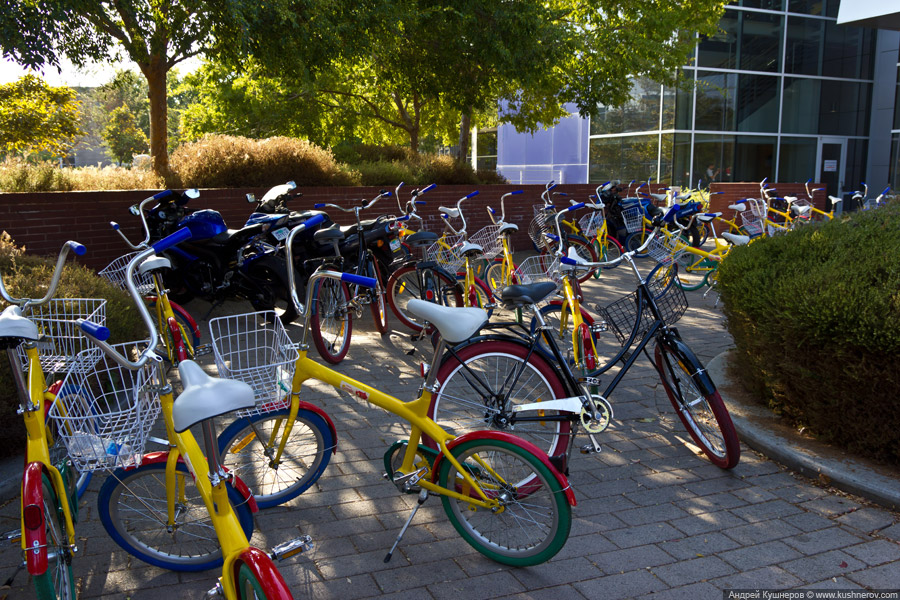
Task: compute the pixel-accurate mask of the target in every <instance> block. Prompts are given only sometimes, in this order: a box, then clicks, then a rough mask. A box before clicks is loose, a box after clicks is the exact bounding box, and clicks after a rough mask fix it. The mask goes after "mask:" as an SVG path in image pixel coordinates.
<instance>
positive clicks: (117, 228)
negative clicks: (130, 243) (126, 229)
mask: <svg viewBox="0 0 900 600" xmlns="http://www.w3.org/2000/svg"><path fill="white" fill-rule="evenodd" d="M109 226H110V227H112V228H113V229H114V230H116V231H118V230H119V224H118V223H116V222H115V221H110V222H109Z"/></svg>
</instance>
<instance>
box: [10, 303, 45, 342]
mask: <svg viewBox="0 0 900 600" xmlns="http://www.w3.org/2000/svg"><path fill="white" fill-rule="evenodd" d="M39 337H40V334H39V333H38V328H37V325H35V324H34V323H32V322H31V320H30V319H26V318H25V317H23V316H22V309H21V308H19V307H18V306H16V305H12V306H7V307H6V308H4V309H3V312H2V313H0V338H16V339H20V340H32V341H37V339H38V338H39Z"/></svg>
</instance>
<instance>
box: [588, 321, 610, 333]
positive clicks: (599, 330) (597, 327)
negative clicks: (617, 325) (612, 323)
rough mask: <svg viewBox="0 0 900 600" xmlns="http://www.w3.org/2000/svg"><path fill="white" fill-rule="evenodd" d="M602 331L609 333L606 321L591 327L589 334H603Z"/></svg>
mask: <svg viewBox="0 0 900 600" xmlns="http://www.w3.org/2000/svg"><path fill="white" fill-rule="evenodd" d="M604 331H609V325H607V323H606V321H600V322H599V323H594V324H593V325H591V333H603V332H604Z"/></svg>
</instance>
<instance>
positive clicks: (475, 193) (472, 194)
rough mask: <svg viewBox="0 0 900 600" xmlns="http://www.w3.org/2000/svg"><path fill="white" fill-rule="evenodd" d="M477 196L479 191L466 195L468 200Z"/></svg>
mask: <svg viewBox="0 0 900 600" xmlns="http://www.w3.org/2000/svg"><path fill="white" fill-rule="evenodd" d="M477 195H478V190H475V191H474V192H472V193H471V194H466V198H471V197H472V196H477Z"/></svg>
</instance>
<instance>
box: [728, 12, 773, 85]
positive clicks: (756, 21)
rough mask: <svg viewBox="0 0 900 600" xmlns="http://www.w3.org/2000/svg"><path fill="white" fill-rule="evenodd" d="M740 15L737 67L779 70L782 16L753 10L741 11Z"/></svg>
mask: <svg viewBox="0 0 900 600" xmlns="http://www.w3.org/2000/svg"><path fill="white" fill-rule="evenodd" d="M741 17H742V19H741V21H742V26H741V40H740V60H739V61H738V63H739V65H740V66H739V67H738V68H739V69H741V70H743V71H769V72H772V73H775V72H777V71H779V70H780V69H781V42H782V38H783V35H782V27H783V26H784V17H781V16H779V15H772V14H768V13H754V12H743V13H742V15H741Z"/></svg>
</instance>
